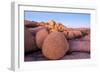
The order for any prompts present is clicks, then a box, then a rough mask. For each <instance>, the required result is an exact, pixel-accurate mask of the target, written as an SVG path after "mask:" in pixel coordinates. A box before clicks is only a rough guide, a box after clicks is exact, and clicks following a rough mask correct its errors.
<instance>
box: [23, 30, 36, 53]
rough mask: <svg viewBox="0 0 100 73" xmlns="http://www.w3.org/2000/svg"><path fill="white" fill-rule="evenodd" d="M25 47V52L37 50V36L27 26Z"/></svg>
mask: <svg viewBox="0 0 100 73" xmlns="http://www.w3.org/2000/svg"><path fill="white" fill-rule="evenodd" d="M24 47H25V52H29V51H34V50H36V43H35V37H34V36H33V35H32V34H31V32H30V31H29V30H28V29H27V28H25V30H24Z"/></svg>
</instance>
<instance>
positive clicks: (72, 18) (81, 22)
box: [24, 11, 90, 28]
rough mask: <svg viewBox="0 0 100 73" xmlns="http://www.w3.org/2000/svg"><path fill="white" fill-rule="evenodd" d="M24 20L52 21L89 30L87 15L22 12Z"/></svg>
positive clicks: (88, 15)
mask: <svg viewBox="0 0 100 73" xmlns="http://www.w3.org/2000/svg"><path fill="white" fill-rule="evenodd" d="M24 20H29V21H36V22H41V21H43V22H47V21H49V20H54V21H56V22H57V23H62V24H64V25H65V26H67V27H71V28H80V27H81V28H90V14H87V13H67V12H66V13H65V12H39V11H24Z"/></svg>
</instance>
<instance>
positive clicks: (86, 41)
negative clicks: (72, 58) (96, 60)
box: [69, 35, 90, 52]
mask: <svg viewBox="0 0 100 73" xmlns="http://www.w3.org/2000/svg"><path fill="white" fill-rule="evenodd" d="M69 46H70V47H69V48H70V51H81V52H82V51H84V52H90V36H89V35H86V36H84V37H82V38H80V39H74V40H69Z"/></svg>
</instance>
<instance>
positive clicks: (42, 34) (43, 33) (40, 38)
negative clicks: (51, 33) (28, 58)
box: [36, 29, 48, 49]
mask: <svg viewBox="0 0 100 73" xmlns="http://www.w3.org/2000/svg"><path fill="white" fill-rule="evenodd" d="M47 36H48V31H47V30H46V29H41V30H40V31H38V32H37V34H36V45H37V47H38V48H40V49H42V45H43V42H44V40H45V38H46V37H47Z"/></svg>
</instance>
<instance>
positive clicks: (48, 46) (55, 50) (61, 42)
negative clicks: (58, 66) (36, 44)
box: [42, 32, 69, 59]
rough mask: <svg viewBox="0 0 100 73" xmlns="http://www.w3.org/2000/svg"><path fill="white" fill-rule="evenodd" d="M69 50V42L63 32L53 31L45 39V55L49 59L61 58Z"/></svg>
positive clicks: (43, 48)
mask: <svg viewBox="0 0 100 73" xmlns="http://www.w3.org/2000/svg"><path fill="white" fill-rule="evenodd" d="M68 50H69V44H68V42H67V40H66V38H65V36H64V35H63V34H62V33H61V32H52V33H50V34H49V35H48V36H47V38H46V39H45V40H44V43H43V46H42V52H43V55H44V56H45V57H46V58H48V59H60V58H61V57H63V56H64V55H65V53H66V52H67V51H68Z"/></svg>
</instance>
